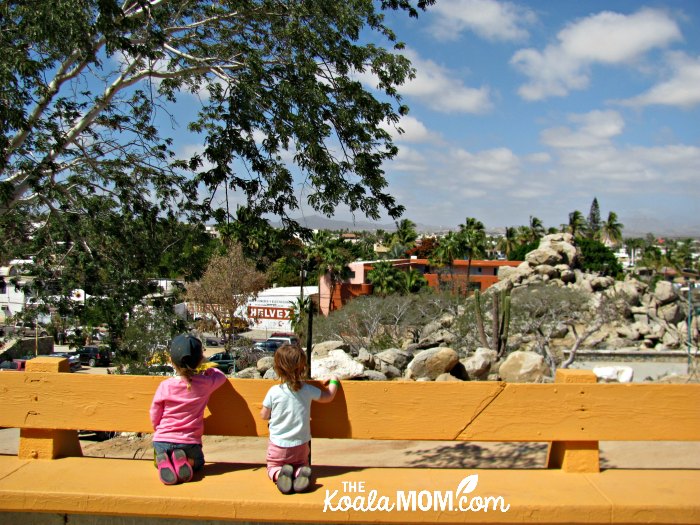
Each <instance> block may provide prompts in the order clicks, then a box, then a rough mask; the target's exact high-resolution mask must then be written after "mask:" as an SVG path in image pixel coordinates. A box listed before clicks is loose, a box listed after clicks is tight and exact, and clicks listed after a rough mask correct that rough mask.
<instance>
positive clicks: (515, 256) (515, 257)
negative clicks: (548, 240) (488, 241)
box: [508, 241, 540, 261]
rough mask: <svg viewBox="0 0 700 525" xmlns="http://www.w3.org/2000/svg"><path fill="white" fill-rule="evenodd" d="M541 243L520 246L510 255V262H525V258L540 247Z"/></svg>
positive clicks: (535, 242)
mask: <svg viewBox="0 0 700 525" xmlns="http://www.w3.org/2000/svg"><path fill="white" fill-rule="evenodd" d="M539 245H540V243H539V241H534V242H529V243H527V244H520V245H518V246H517V247H515V248H514V249H513V250H512V251H511V252H510V254H509V255H508V260H509V261H524V260H525V256H526V255H527V254H528V253H530V252H531V251H533V250H536V249H537V248H538V247H539Z"/></svg>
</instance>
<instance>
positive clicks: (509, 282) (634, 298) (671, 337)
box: [465, 233, 698, 366]
mask: <svg viewBox="0 0 700 525" xmlns="http://www.w3.org/2000/svg"><path fill="white" fill-rule="evenodd" d="M579 258H580V254H579V253H578V250H577V248H576V246H575V245H574V243H573V238H572V237H571V235H570V234H565V233H557V234H553V235H547V236H545V237H543V238H542V240H541V241H540V244H539V246H538V248H537V250H534V251H532V252H530V253H529V254H528V255H527V256H526V260H525V261H524V262H523V263H522V264H520V265H519V266H518V267H517V268H509V267H502V268H500V269H499V272H498V276H499V279H500V280H499V282H498V283H496V284H495V285H494V286H493V287H492V289H493V290H494V291H499V290H503V289H505V290H513V289H516V288H521V287H526V286H530V285H534V284H542V283H546V284H548V285H554V286H564V287H571V288H573V289H577V290H582V291H584V292H586V293H589V294H591V296H592V303H593V304H599V303H600V299H601V297H603V296H608V297H612V298H615V299H620V300H622V303H623V310H624V312H623V313H624V315H625V316H626V317H625V322H624V324H619V323H618V324H605V325H603V326H602V327H601V328H600V330H599V331H598V333H596V334H594V335H593V336H592V337H590V338H589V339H588V340H586V342H585V343H584V345H583V348H589V349H590V348H603V347H604V348H607V349H620V348H638V349H640V350H643V349H650V348H653V349H655V350H664V349H675V348H680V347H681V346H683V345H684V344H685V339H686V337H687V329H688V326H687V322H686V319H687V315H688V312H687V307H686V306H685V304H684V303H683V301H682V300H680V298H679V296H678V293H677V291H676V288H675V287H674V286H673V284H672V283H670V282H666V281H660V282H658V283H657V284H656V286H655V287H654V289H653V290H649V289H648V286H647V285H646V284H644V283H642V282H640V281H638V280H637V279H634V278H630V277H628V278H626V279H625V280H623V281H615V280H614V279H613V278H612V277H608V276H601V275H598V274H595V273H586V272H583V271H581V270H580V269H578V268H576V263H577V261H578V260H579ZM693 330H694V331H693ZM691 331H692V333H693V334H696V335H695V336H696V337H697V334H698V332H697V327H691ZM567 337H568V334H567V333H566V332H564V333H563V334H560V340H561V342H558V341H556V340H554V341H553V342H552V345H553V346H555V347H557V346H562V347H564V346H567V345H569V343H570V341H568V340H567V341H566V342H565V339H566V338H567ZM518 339H519V337H518V334H511V340H518ZM569 346H570V345H569ZM465 366H466V365H465Z"/></svg>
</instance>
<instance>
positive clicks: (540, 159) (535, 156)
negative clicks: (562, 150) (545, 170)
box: [525, 152, 552, 164]
mask: <svg viewBox="0 0 700 525" xmlns="http://www.w3.org/2000/svg"><path fill="white" fill-rule="evenodd" d="M525 160H526V161H527V162H529V163H531V164H547V163H549V162H552V156H551V155H550V154H549V153H545V152H539V153H530V154H529V155H527V156H526V157H525Z"/></svg>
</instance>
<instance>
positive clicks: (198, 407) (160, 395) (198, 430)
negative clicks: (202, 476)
mask: <svg viewBox="0 0 700 525" xmlns="http://www.w3.org/2000/svg"><path fill="white" fill-rule="evenodd" d="M191 381H192V386H191V389H190V390H188V389H187V381H186V380H185V379H183V378H181V377H179V376H177V377H171V378H170V379H166V380H165V381H163V382H162V383H161V384H160V385H158V389H157V390H156V393H155V395H154V396H153V402H152V403H151V411H150V413H151V423H153V428H154V429H155V434H154V435H153V441H163V442H166V443H195V444H201V443H202V434H203V433H204V408H205V407H206V406H207V402H208V401H209V397H210V396H211V394H212V392H214V390H216V389H217V388H219V387H220V386H221V385H223V384H224V382H225V381H226V376H225V375H224V373H223V372H221V371H220V370H218V369H216V368H208V369H207V370H206V371H205V372H204V373H203V374H200V375H196V376H194V377H193V378H192V380H191Z"/></svg>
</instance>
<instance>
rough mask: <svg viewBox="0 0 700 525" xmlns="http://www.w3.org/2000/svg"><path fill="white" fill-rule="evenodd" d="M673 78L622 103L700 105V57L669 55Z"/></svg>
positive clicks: (632, 104)
mask: <svg viewBox="0 0 700 525" xmlns="http://www.w3.org/2000/svg"><path fill="white" fill-rule="evenodd" d="M667 63H668V64H669V66H670V69H671V78H670V79H668V80H666V81H665V82H661V83H659V84H657V85H655V86H654V87H652V88H651V89H649V90H648V91H646V92H645V93H642V94H641V95H638V96H636V97H633V98H630V99H628V100H623V101H621V103H622V104H623V105H628V106H649V105H664V106H678V107H682V108H690V107H693V106H696V105H698V104H700V56H699V57H695V58H693V57H690V56H688V55H686V54H685V53H681V52H674V53H669V54H668V59H667Z"/></svg>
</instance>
